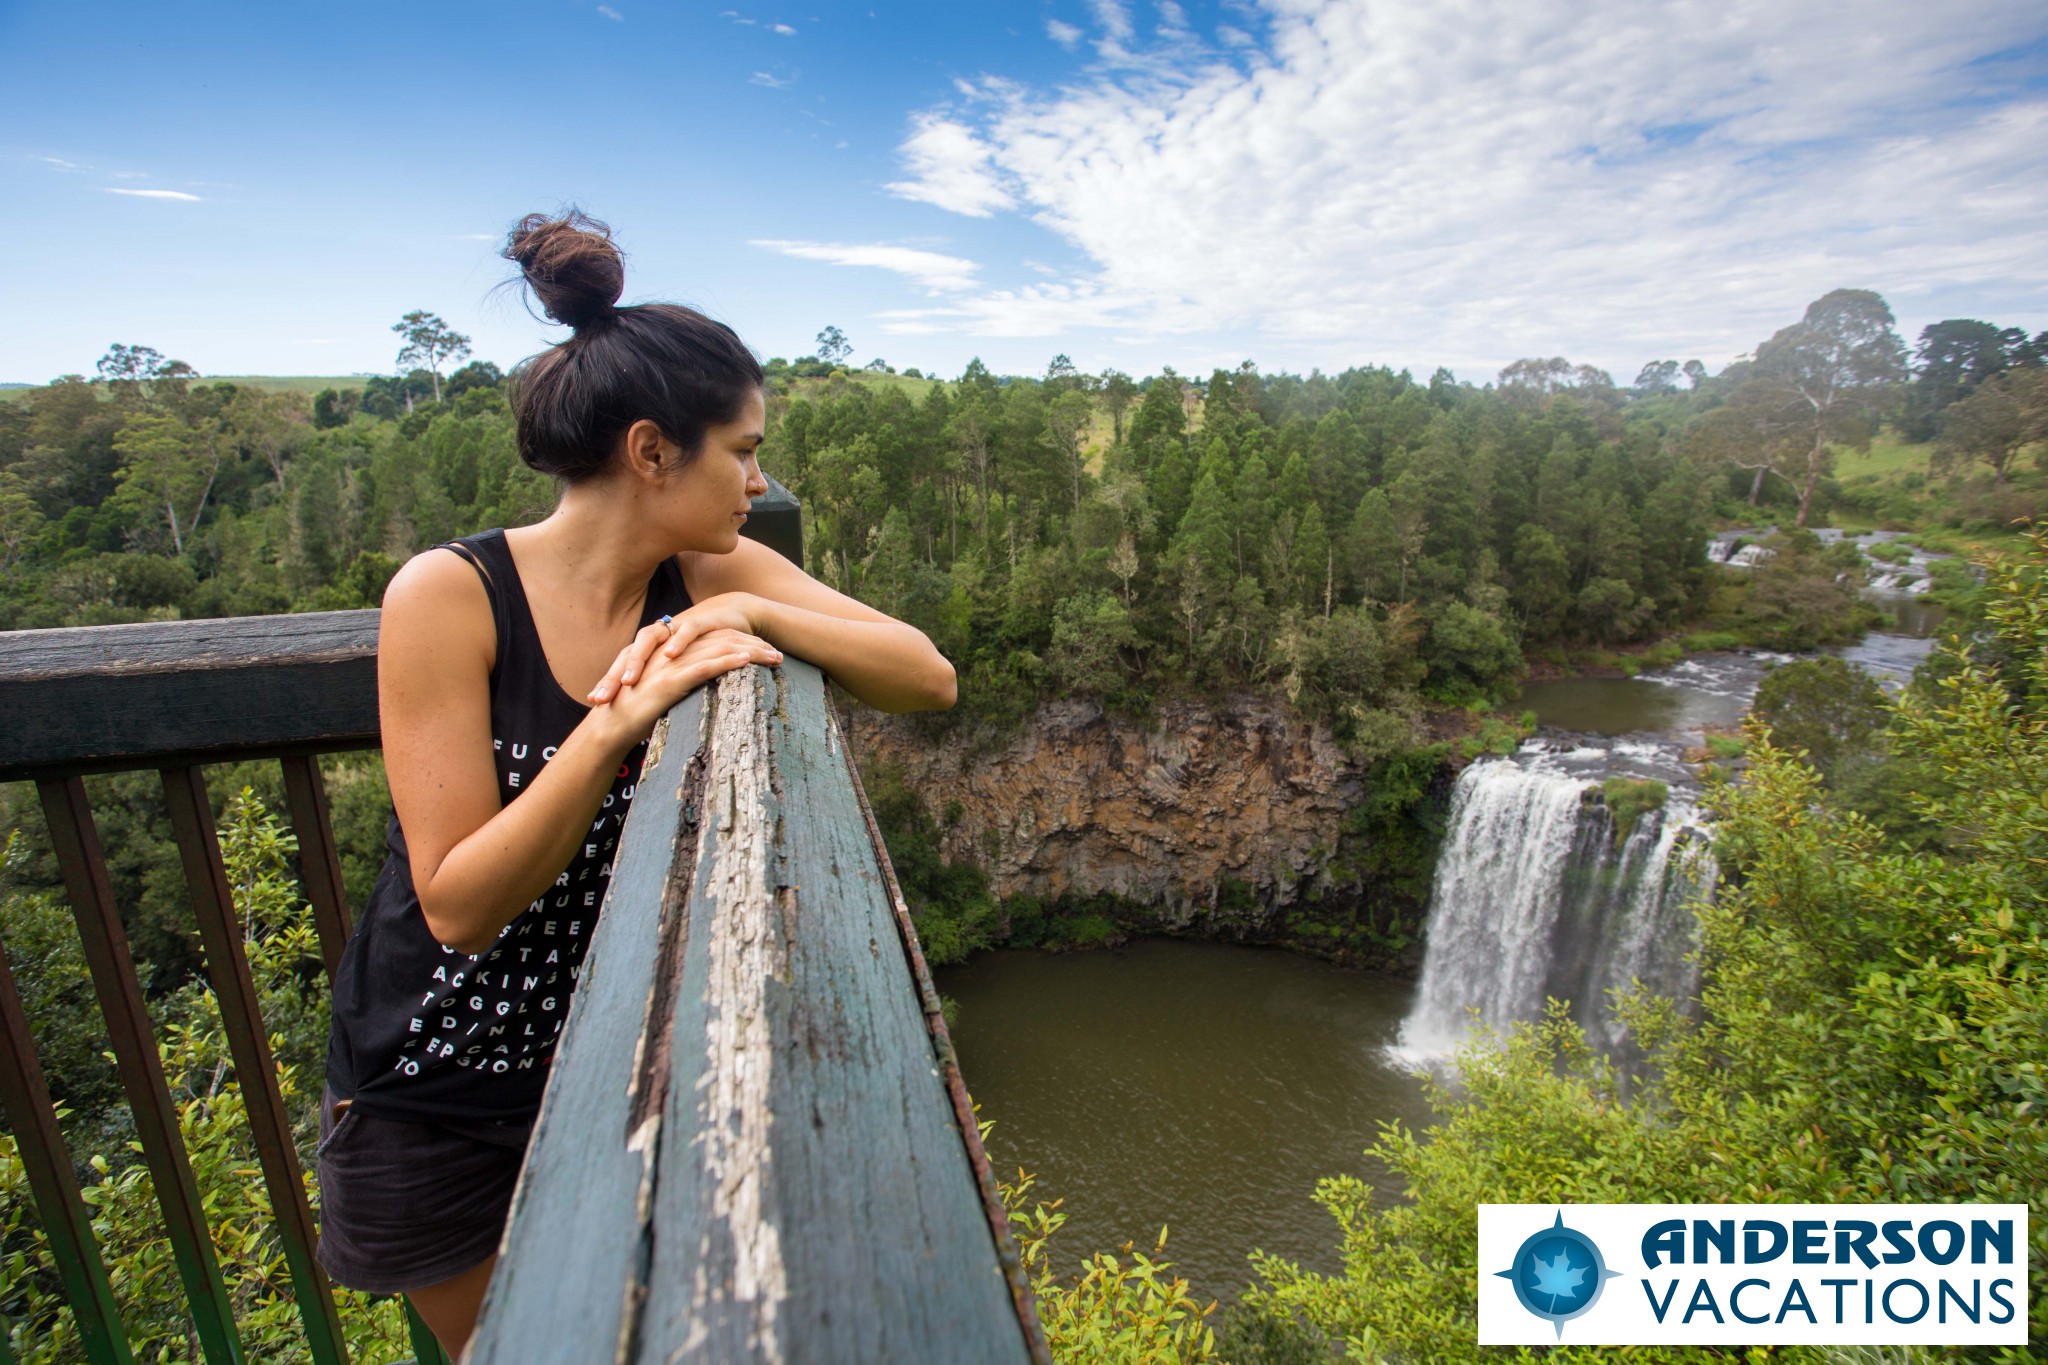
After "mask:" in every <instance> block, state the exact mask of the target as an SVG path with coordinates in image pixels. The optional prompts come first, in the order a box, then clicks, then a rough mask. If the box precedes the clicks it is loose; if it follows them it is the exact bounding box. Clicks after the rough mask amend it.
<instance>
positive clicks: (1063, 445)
mask: <svg viewBox="0 0 2048 1365" xmlns="http://www.w3.org/2000/svg"><path fill="white" fill-rule="evenodd" d="M1070 368H1071V367H1070ZM1094 420H1095V404H1094V402H1093V401H1092V400H1091V399H1090V398H1089V397H1088V395H1087V394H1085V393H1083V392H1081V391H1080V390H1079V389H1068V390H1067V391H1066V392H1064V393H1061V394H1060V395H1059V396H1058V397H1057V398H1055V399H1053V400H1052V402H1050V403H1048V404H1047V405H1046V409H1045V434H1046V439H1047V440H1048V441H1049V442H1050V443H1051V445H1052V448H1053V451H1054V452H1055V453H1056V454H1057V455H1058V457H1059V461H1060V466H1061V468H1062V469H1063V470H1064V471H1065V473H1066V475H1067V478H1068V480H1069V482H1070V483H1071V484H1072V486H1073V493H1074V500H1073V503H1072V505H1071V506H1072V510H1073V511H1075V512H1079V511H1080V510H1081V484H1082V481H1083V480H1084V479H1086V478H1087V477H1088V449H1087V444H1086V442H1087V437H1088V426H1089V424H1090V423H1091V422H1093V421H1094Z"/></svg>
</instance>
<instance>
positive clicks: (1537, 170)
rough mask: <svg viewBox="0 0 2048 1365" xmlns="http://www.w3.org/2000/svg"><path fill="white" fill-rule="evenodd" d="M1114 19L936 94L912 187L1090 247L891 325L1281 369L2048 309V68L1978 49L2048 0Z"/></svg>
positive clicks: (1716, 341) (903, 191)
mask: <svg viewBox="0 0 2048 1365" xmlns="http://www.w3.org/2000/svg"><path fill="white" fill-rule="evenodd" d="M1092 10H1093V13H1094V17H1095V23H1096V27H1097V29H1098V30H1099V34H1100V37H1099V38H1098V40H1097V42H1096V51H1097V53H1098V55H1099V56H1100V57H1101V58H1102V61H1101V63H1100V64H1099V65H1097V66H1096V67H1094V68H1093V69H1092V70H1090V71H1086V72H1083V73H1082V74H1081V76H1080V78H1079V79H1078V80H1077V81H1074V82H1072V83H1068V84H1063V85H1060V86H1058V87H1048V88H1043V89H1027V88H1019V87H1014V86H1003V85H999V84H994V83H991V82H988V81H984V82H982V83H981V84H980V85H978V86H974V87H970V88H971V90H972V91H973V92H974V93H975V94H976V95H977V96H978V98H975V99H969V100H966V101H964V102H961V103H956V104H953V105H948V106H944V107H935V108H931V109H927V110H924V111H922V112H920V113H918V114H916V115H914V116H913V121H912V124H911V128H910V132H909V133H908V135H907V136H906V137H905V138H904V140H903V142H902V143H901V145H900V147H899V149H898V151H899V155H900V158H901V160H902V163H903V166H904V168H905V175H904V176H903V178H901V179H899V180H897V181H894V182H892V183H891V184H890V185H889V186H888V187H887V188H888V189H889V190H890V191H891V192H892V193H894V194H896V195H898V196H900V197H902V198H905V199H910V200H915V201H919V202H923V203H927V204H931V205H933V206H936V207H938V208H941V209H944V210H946V211H948V212H952V213H958V214H962V215H965V216H969V217H976V218H988V217H992V216H994V215H996V214H999V213H1011V212H1015V213H1021V214H1023V215H1025V216H1027V217H1028V218H1029V219H1031V220H1032V221H1034V222H1036V223H1037V224H1039V225H1040V226H1042V227H1044V228H1045V229H1047V230H1049V231H1051V232H1052V233H1054V234H1056V235H1057V236H1059V237H1060V238H1062V239H1063V240H1064V241H1065V242H1067V243H1068V244H1069V245H1070V246H1072V247H1073V248H1075V249H1076V250H1077V251H1078V252H1079V253H1080V254H1081V255H1082V256H1083V257H1084V258H1085V259H1086V261H1087V262H1089V263H1090V264H1089V265H1088V266H1087V267H1085V268H1084V269H1083V270H1082V271H1081V272H1079V273H1076V274H1073V275H1071V276H1069V277H1068V278H1066V279H1065V280H1063V281H1060V282H1057V283H1056V284H1054V285H1046V286H1033V287H1031V288H1026V289H1020V290H996V289H990V290H984V291H982V292H980V293H978V294H976V295H974V296H972V297H969V298H963V299H959V300H955V301H953V302H951V303H949V304H948V305H947V306H946V307H945V308H944V309H923V310H904V312H903V313H902V314H901V315H899V316H898V317H897V319H896V321H897V322H898V323H899V324H901V325H904V326H911V327H917V328H919V329H923V330H955V331H966V332H971V333H975V334H980V335H1042V334H1045V333H1044V332H1043V330H1042V329H1044V328H1046V327H1048V326H1052V325H1053V324H1054V323H1055V322H1056V321H1057V319H1058V317H1059V315H1060V310H1061V309H1062V308H1065V309H1067V310H1068V312H1067V316H1068V317H1069V318H1070V319H1071V322H1070V325H1072V326H1107V327H1115V328H1118V329H1121V330H1122V331H1123V332H1124V333H1125V334H1126V335H1131V336H1137V337H1140V338H1159V337H1166V336H1190V335H1201V334H1211V335H1215V334H1221V333H1226V332H1230V333H1238V332H1249V333H1251V334H1253V335H1254V336H1257V337H1262V338H1265V339H1266V340H1267V342H1268V343H1270V344H1273V345H1275V346H1277V348H1278V349H1280V350H1282V351H1286V352H1288V353H1289V354H1291V355H1303V354H1310V355H1315V354H1323V355H1327V354H1329V353H1330V352H1331V351H1332V350H1333V349H1335V348H1338V347H1341V348H1342V350H1343V352H1344V353H1346V354H1347V355H1354V356H1359V357H1361V358H1363V357H1376V358H1383V359H1396V360H1416V361H1420V360H1435V359H1437V358H1442V359H1444V360H1446V361H1447V362H1449V363H1453V364H1456V365H1459V366H1460V367H1461V368H1468V367H1469V368H1471V369H1475V370H1482V369H1485V368H1487V367H1497V366H1498V365H1499V364H1500V363H1504V362H1505V361H1507V360H1510V359H1513V358H1515V357H1516V356H1518V355H1522V354H1536V353H1540V354H1552V353H1555V352H1556V351H1558V350H1560V349H1569V350H1571V351H1573V352H1574V353H1575V355H1576V356H1577V358H1581V359H1587V360H1591V361H1594V362H1596V363H1603V364H1607V365H1609V366H1611V367H1615V368H1625V367H1626V366H1627V365H1629V364H1633V363H1640V361H1641V360H1643V359H1645V358H1647V357H1648V356H1649V355H1653V354H1654V355H1663V354H1672V353H1674V352H1676V351H1678V350H1683V351H1684V352H1685V353H1686V354H1697V355H1700V356H1702V357H1705V358H1707V359H1709V360H1710V361H1714V362H1716V363H1718V362H1719V361H1721V360H1724V359H1726V358H1727V357H1729V356H1732V355H1734V354H1736V353H1738V352H1741V351H1743V350H1746V349H1747V348H1748V347H1750V346H1752V345H1754V344H1755V342H1756V341H1757V340H1758V339H1759V338H1760V337H1762V336H1765V335H1768V334H1769V332H1770V330H1771V329H1772V328H1774V327H1776V326H1778V325H1781V324H1782V322H1783V321H1785V320H1786V318H1787V317H1788V316H1796V315H1797V312H1798V310H1799V309H1800V308H1801V307H1803V306H1804V304H1805V303H1806V302H1807V301H1808V300H1810V299H1812V298H1814V297H1816V296H1818V295H1819V294H1820V293H1823V292H1825V291H1826V290H1827V289H1830V288H1834V287H1837V286H1844V285H1852V286H1859V287H1874V288H1879V289H1882V290H1884V291H1885V292H1886V293H1887V294H1888V295H1889V296H1891V297H1892V300H1893V302H1894V305H1895V306H1899V307H1900V308H1901V311H1906V309H1907V307H1909V306H1910V302H1911V300H1912V299H1914V298H1916V297H1927V298H1932V297H1934V296H1937V295H1941V296H1944V297H1952V296H1953V295H1954V293H1955V292H1956V291H1965V292H1967V291H1972V290H1975V291H1980V292H1988V293H1989V294H1991V295H1993V296H1995V297H2002V298H2005V299H2007V300H2010V301H2011V302H2009V303H2008V305H2007V307H2008V309H2009V310H2010V309H2011V308H2014V307H2024V306H2031V307H2033V308H2034V309H2036V310H2037V311H2039V310H2040V309H2041V307H2042V306H2043V302H2044V300H2048V238H2044V237H2043V235H2042V234H2041V233H2040V231H2039V224H2040V222H2041V221H2042V220H2043V218H2044V215H2048V98H2044V97H2043V95H2042V93H2041V91H2040V89H2039V84H2038V78H2039V76H2040V75H2041V71H2040V68H2041V66H2042V65H2043V63H2042V61H2041V60H2040V59H2038V58H2036V59H2032V61H2031V63H2029V62H2028V61H2018V62H2011V61H2008V62H2006V63H2004V64H2002V65H2001V64H1997V63H1993V64H1991V65H1990V66H1987V65H1985V64H1984V62H1983V60H1982V59H1985V58H1987V57H1989V56H1991V55H1993V54H1997V53H2001V52H2006V53H2010V52H2012V51H2015V50H2017V51H2021V52H2025V51H2028V50H2030V49H2029V48H2028V46H2027V45H2028V44H2029V43H2034V42H2037V41H2038V40H2039V39H2040V38H2041V37H2043V36H2044V34H2048V21H2044V19H2043V17H2042V15H2041V13H2040V11H2039V10H2038V7H2037V6H2036V5H2033V4H2027V3H2019V0H1981V3H1978V4H1975V5H1973V6H1972V20H1971V22H1970V23H1969V24H1956V23H1954V22H1953V15H1952V14H1948V15H1945V14H1943V13H1942V12H1940V10H1939V8H1938V7H1931V6H1926V5H1923V4H1919V3H1917V0H1868V2H1867V3H1865V4H1863V5H1861V6H1860V7H1858V8H1857V9H1856V10H1854V11H1853V12H1852V11H1850V10H1848V9H1846V8H1843V7H1841V6H1837V5H1833V4H1821V5H1803V6H1787V5H1784V4H1781V3H1777V0H1727V3H1723V4H1718V5H1715V6H1712V7H1707V6H1700V7H1687V6H1673V7H1659V8H1657V9H1656V10H1654V11H1651V10H1645V9H1643V8H1642V7H1641V6H1639V5H1636V4H1634V3H1632V0H1585V2H1584V3H1565V0H1547V3H1535V4H1530V5H1526V6H1520V7H1513V8H1503V7H1500V6H1496V5H1487V6H1481V5H1480V4H1479V3H1477V0H1443V2H1442V3H1439V4H1435V5H1431V6H1427V7H1422V6H1415V5H1410V4H1398V3H1394V2H1393V0H1337V2H1336V3H1312V2H1311V0H1266V3H1265V4H1264V5H1263V6H1262V7H1261V10H1260V12H1259V14H1258V16H1257V17H1258V19H1259V20H1260V25H1259V26H1260V27H1261V28H1262V30H1263V36H1262V37H1260V38H1258V39H1252V38H1250V37H1249V35H1247V34H1246V32H1245V31H1244V26H1243V24H1242V21H1241V22H1240V25H1239V26H1235V27H1231V28H1230V29H1228V30H1227V31H1226V30H1224V29H1222V28H1218V29H1216V30H1215V31H1214V33H1213V36H1212V39H1210V40H1202V39H1199V38H1197V37H1196V36H1195V35H1194V34H1193V33H1192V32H1190V31H1186V30H1183V29H1181V28H1179V27H1178V26H1177V25H1176V24H1175V23H1174V20H1175V19H1177V18H1179V17H1180V16H1179V15H1177V14H1175V13H1173V12H1172V11H1170V10H1163V11H1162V13H1164V14H1165V16H1166V19H1167V25H1166V27H1167V29H1169V30H1171V31H1170V32H1165V33H1162V34H1161V37H1160V42H1159V44H1158V45H1156V46H1155V47H1154V48H1149V49H1142V50H1140V44H1141V40H1140V39H1138V38H1137V37H1136V36H1135V33H1134V25H1133V23H1132V20H1131V16H1130V11H1129V10H1128V9H1127V8H1125V7H1124V6H1123V5H1121V4H1117V3H1115V0H1098V2H1097V3H1095V4H1094V5H1093V6H1092ZM1054 36H1055V37H1057V35H1054ZM2033 50H2038V49H2033ZM1163 54H1165V55H1170V60H1166V59H1165V55H1163ZM1973 62H1974V63H1977V65H1974V66H1973V65H1971V64H1972V63H1973ZM2030 67H2031V69H2030ZM2030 78H2031V79H2032V80H2033V82H2034V83H2033V84H2031V85H2030V84H2029V79H2030Z"/></svg>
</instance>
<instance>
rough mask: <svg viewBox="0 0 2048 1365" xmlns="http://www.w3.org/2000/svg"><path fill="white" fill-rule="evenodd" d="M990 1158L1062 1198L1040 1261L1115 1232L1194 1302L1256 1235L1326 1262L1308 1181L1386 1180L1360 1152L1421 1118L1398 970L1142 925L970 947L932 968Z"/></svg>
mask: <svg viewBox="0 0 2048 1365" xmlns="http://www.w3.org/2000/svg"><path fill="white" fill-rule="evenodd" d="M938 986H939V990H940V991H941V992H943V993H944V994H946V995H948V996H951V997H952V998H953V999H954V1000H956V1001H957V1002H959V1006H960V1010H959V1018H958V1022H957V1024H956V1026H955V1027H954V1029H953V1040H954V1043H955V1044H956V1045H957V1047H958V1048H959V1051H960V1070H961V1073H962V1074H963V1075H964V1076H965V1077H966V1079H967V1086H968V1090H969V1091H970V1093H972V1095H973V1097H974V1100H975V1102H976V1103H977V1104H979V1105H980V1106H981V1116H982V1118H984V1119H993V1120H995V1124H996V1126H995V1130H994V1132H992V1133H991V1134H990V1135H989V1143H988V1145H989V1155H990V1157H991V1159H992V1160H993V1161H994V1162H995V1166H996V1169H997V1171H998V1172H1001V1173H1004V1174H1011V1173H1014V1171H1015V1170H1016V1168H1017V1166H1018V1165H1019V1164H1020V1163H1021V1164H1022V1165H1023V1166H1024V1167H1025V1168H1026V1169H1028V1170H1030V1171H1031V1172H1032V1173H1033V1174H1035V1175H1036V1176H1037V1177H1038V1187H1037V1189H1036V1190H1035V1191H1034V1194H1035V1195H1036V1196H1037V1197H1039V1198H1043V1199H1047V1200H1050V1199H1063V1200H1065V1201H1066V1202H1065V1205H1064V1207H1063V1211H1064V1212H1065V1213H1067V1214H1068V1218H1069V1221H1068V1223H1067V1225H1066V1227H1065V1228H1063V1229H1062V1230H1061V1231H1060V1233H1059V1234H1058V1235H1057V1236H1056V1237H1054V1239H1053V1241H1052V1243H1051V1250H1052V1253H1053V1256H1054V1264H1055V1267H1056V1268H1058V1269H1060V1270H1061V1271H1063V1272H1071V1271H1073V1270H1076V1269H1078V1268H1079V1262H1080V1258H1081V1257H1082V1256H1084V1255H1087V1254H1090V1253H1092V1252H1095V1251H1102V1250H1112V1249H1115V1248H1118V1247H1121V1246H1122V1245H1123V1244H1124V1243H1125V1242H1127V1241H1134V1242H1136V1243H1137V1244H1138V1249H1139V1250H1141V1251H1146V1252H1149V1251H1150V1250H1151V1249H1152V1242H1153V1239H1154V1238H1156V1237H1157V1236H1158V1235H1159V1228H1160V1225H1161V1224H1165V1225H1166V1226H1167V1228H1168V1229H1169V1230H1170V1235H1169V1238H1168V1241H1167V1258H1168V1259H1169V1260H1171V1261H1173V1262H1174V1263H1175V1264H1176V1265H1177V1266H1178V1267H1179V1273H1181V1274H1184V1275H1186V1276H1187V1277H1188V1280H1189V1282H1190V1284H1191V1285H1192V1286H1193V1287H1194V1289H1195V1291H1196V1292H1197V1293H1198V1294H1200V1295H1201V1296H1203V1298H1204V1300H1205V1301H1206V1299H1207V1298H1210V1297H1221V1298H1226V1299H1227V1298H1234V1297H1235V1295H1236V1292H1237V1290H1239V1289H1240V1288H1241V1287H1242V1286H1243V1285H1244V1284H1245V1282H1246V1281H1248V1280H1249V1279H1250V1278H1251V1270H1250V1267H1249V1266H1248V1265H1247V1263H1246V1260H1245V1257H1246V1255H1247V1253H1249V1252H1250V1251H1251V1250H1252V1249H1253V1248H1254V1247H1258V1248H1262V1249H1264V1250H1266V1251H1270V1252H1273V1253H1275V1254H1278V1255H1281V1256H1285V1257H1287V1258H1289V1259H1290V1260H1296V1261H1300V1262H1302V1263H1303V1264H1305V1265H1307V1266H1310V1267H1312V1268H1314V1269H1317V1270H1324V1271H1335V1270H1338V1269H1340V1268H1341V1265H1342V1261H1341V1258H1340V1257H1339V1255H1338V1249H1337V1225H1336V1223H1335V1222H1334V1221H1333V1220H1332V1219H1331V1218H1330V1216H1329V1215H1328V1214H1326V1213H1325V1212H1323V1210H1322V1209H1321V1208H1320V1207H1319V1206H1317V1205H1316V1204H1315V1203H1314V1202H1313V1200H1312V1199H1311V1198H1310V1196H1311V1195H1312V1194H1313V1192H1314V1190H1315V1184H1316V1181H1317V1180H1318V1179H1320V1178H1322V1177H1323V1176H1327V1175H1338V1174H1345V1173H1348V1174H1352V1175H1357V1176H1360V1177H1362V1178H1364V1179H1366V1180H1367V1181H1369V1182H1371V1183H1373V1184H1374V1185H1376V1186H1377V1187H1378V1188H1380V1189H1381V1190H1384V1191H1386V1192H1387V1193H1389V1194H1392V1193H1393V1192H1394V1191H1395V1190H1396V1188H1397V1186H1396V1184H1395V1182H1394V1181H1393V1180H1392V1179H1390V1178H1389V1176H1388V1173H1387V1172H1386V1170H1385V1169H1384V1168H1383V1167H1381V1166H1380V1164H1379V1163H1378V1162H1376V1161H1374V1160H1372V1159H1370V1158H1368V1157H1366V1156H1365V1155H1364V1149H1365V1147H1366V1146H1367V1145H1368V1144H1370V1143H1371V1142H1372V1141H1373V1139H1374V1135H1375V1134H1376V1133H1377V1132H1378V1129H1379V1125H1380V1124H1381V1123H1382V1122H1385V1121H1386V1120H1389V1119H1400V1120H1401V1121H1403V1122H1404V1123H1407V1124H1410V1125H1420V1124H1423V1123H1425V1122H1427V1121H1428V1118H1429V1108H1428V1106H1427V1105H1426V1104H1425V1103H1424V1102H1423V1099H1422V1085H1421V1081H1420V1080H1419V1079H1418V1078H1417V1077H1415V1076H1414V1075H1412V1074H1410V1073H1409V1072H1407V1071H1406V1070H1405V1069H1403V1067H1402V1066H1401V1065H1400V1064H1398V1063H1397V1062H1395V1061H1394V1060H1393V1059H1392V1058H1391V1056H1390V1052H1389V1045H1390V1044H1391V1043H1392V1042H1393V1041H1394V1037H1395V1034H1396V1032H1397V1031H1398V1030H1399V1028H1400V1024H1401V1020H1402V1017H1403V1016H1404V1015H1406V1014H1407V1012H1408V1006H1409V1001H1410V999H1411V997H1412V995H1413V993H1414V984H1413V983H1412V982H1410V981H1406V980H1403V979H1402V978H1400V977H1397V976H1389V975H1385V974H1381V973H1373V972H1360V971H1351V970H1346V969H1344V968H1340V967H1333V966H1331V965H1329V964H1328V963H1324V962H1318V961H1315V960H1313V959H1311V958H1306V957H1299V956H1296V955H1295V954H1292V953H1286V952H1281V951H1278V950H1274V949H1259V948H1239V947H1232V946H1228V945H1224V944H1215V943H1195V942H1186V941H1181V940H1176V939H1142V940H1139V941H1137V942H1135V943H1132V944H1131V945H1129V946H1128V947H1124V948H1117V949H1110V950H1103V951H1097V952H1086V953H1063V954H1052V953H1040V952H1028V951H1009V952H997V953H988V954H984V955H983V956H981V957H978V958H976V959H974V960H973V961H971V962H969V963H967V964H965V965H963V966H959V967H953V968H949V969H946V970H944V971H941V972H940V973H938Z"/></svg>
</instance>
